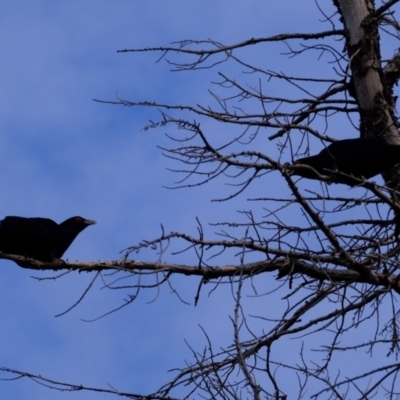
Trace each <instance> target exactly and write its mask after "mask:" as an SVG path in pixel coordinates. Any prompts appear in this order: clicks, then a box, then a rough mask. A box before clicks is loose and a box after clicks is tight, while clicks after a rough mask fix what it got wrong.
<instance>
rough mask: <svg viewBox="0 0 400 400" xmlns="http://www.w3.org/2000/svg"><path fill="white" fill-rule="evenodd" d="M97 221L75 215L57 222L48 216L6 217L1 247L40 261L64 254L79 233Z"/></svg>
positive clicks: (0, 234)
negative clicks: (59, 222)
mask: <svg viewBox="0 0 400 400" xmlns="http://www.w3.org/2000/svg"><path fill="white" fill-rule="evenodd" d="M95 223H96V221H92V220H90V219H84V218H82V217H72V218H69V219H67V220H66V221H64V222H62V223H61V224H57V223H56V222H54V221H53V220H51V219H48V218H24V217H13V216H12V217H5V218H4V219H3V220H2V221H0V250H1V252H2V253H7V254H16V255H20V256H25V257H30V258H35V259H37V260H41V261H54V260H55V259H59V258H61V257H62V256H63V254H64V253H65V251H66V250H67V249H68V247H69V246H70V245H71V243H72V242H73V241H74V239H75V238H76V236H77V235H78V234H79V233H80V232H82V231H83V230H84V229H85V228H86V227H87V226H89V225H92V224H95Z"/></svg>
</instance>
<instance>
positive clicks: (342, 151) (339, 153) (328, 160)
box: [293, 136, 400, 186]
mask: <svg viewBox="0 0 400 400" xmlns="http://www.w3.org/2000/svg"><path fill="white" fill-rule="evenodd" d="M399 163H400V145H396V144H391V143H388V141H387V140H385V138H384V137H383V136H373V137H363V138H357V139H345V140H339V141H337V142H334V143H332V144H330V145H329V146H328V147H326V148H325V149H323V150H322V151H321V152H320V153H319V154H317V155H314V156H310V157H304V158H300V159H298V160H296V161H295V162H294V165H295V166H299V167H298V168H294V169H293V175H299V176H302V177H303V178H308V179H318V180H320V179H321V178H320V177H319V176H318V175H317V174H316V173H315V172H314V171H313V170H312V169H311V168H301V166H302V165H306V166H308V167H312V168H313V169H314V170H315V171H316V172H317V173H318V174H320V175H324V176H328V177H329V181H331V182H333V183H344V184H348V185H351V186H353V185H356V184H358V183H360V181H359V180H360V179H362V178H365V179H369V178H372V177H374V176H376V175H378V174H381V173H383V172H385V171H386V170H388V169H389V168H391V167H394V166H395V165H396V164H399Z"/></svg>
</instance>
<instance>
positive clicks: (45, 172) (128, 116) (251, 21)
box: [0, 0, 356, 400]
mask: <svg viewBox="0 0 400 400" xmlns="http://www.w3.org/2000/svg"><path fill="white" fill-rule="evenodd" d="M320 19H321V16H320V15H319V14H318V13H317V10H316V7H315V5H314V2H313V1H302V2H299V1H290V2H289V1H287V0H285V1H280V2H277V1H274V2H272V1H271V2H265V1H260V0H254V1H247V2H244V1H239V0H221V1H213V2H211V1H204V0H203V1H199V0H191V1H184V0H173V1H165V0H152V1H137V0H136V1H134V0H130V1H127V0H117V1H113V2H110V1H104V0H97V1H93V0H87V1H85V2H82V1H77V0H71V1H68V2H54V1H48V0H47V1H35V0H33V1H30V2H23V1H21V0H15V1H12V2H11V1H9V2H1V3H0V55H1V68H0V87H1V90H0V121H1V125H0V126H1V134H0V182H1V187H2V196H0V211H1V212H0V217H2V216H6V215H21V216H27V217H35V216H42V217H48V218H52V219H54V220H55V221H57V222H61V221H63V220H64V219H66V218H68V217H71V216H73V215H81V216H83V217H85V218H90V219H95V220H97V221H98V224H97V225H95V226H92V227H89V228H88V229H87V230H86V231H84V232H83V233H82V234H81V235H80V236H79V237H78V239H77V240H76V242H74V244H73V245H72V246H71V248H70V249H69V250H68V252H67V253H66V255H65V258H68V259H69V260H87V261H96V260H116V259H119V258H120V251H121V250H123V249H124V248H126V247H127V246H129V245H134V244H136V243H138V242H139V241H140V240H142V239H151V238H155V237H157V236H158V235H159V234H160V223H162V224H163V225H164V227H165V229H166V231H176V230H179V231H185V232H195V229H196V221H195V218H196V217H199V218H200V219H201V220H202V221H203V222H204V224H205V225H206V224H207V222H213V221H215V220H216V219H218V220H228V219H235V215H234V214H233V213H235V212H236V210H240V209H243V208H248V207H250V205H248V203H246V202H245V200H246V198H247V197H246V196H242V197H240V198H238V199H236V200H235V201H232V202H230V203H223V204H220V203H212V202H211V200H212V199H213V198H215V197H216V195H217V196H218V195H219V194H220V193H221V194H222V195H223V194H226V193H227V188H226V187H225V186H223V185H222V183H223V182H222V181H218V182H216V183H212V184H210V185H208V186H203V187H201V188H194V189H191V190H188V189H184V190H173V191H171V190H167V189H165V188H164V187H163V186H168V185H169V186H171V185H172V184H173V183H174V182H175V181H176V179H177V176H175V175H174V174H173V173H171V172H169V171H167V169H166V168H167V167H176V165H174V164H173V163H171V161H169V160H166V159H165V158H164V157H163V156H162V154H161V151H160V150H159V149H158V148H157V145H165V144H168V141H167V140H166V139H165V136H164V131H163V130H162V129H159V130H154V131H147V132H144V131H142V130H141V129H142V128H143V127H144V126H145V125H146V123H147V122H148V120H149V119H156V118H157V116H158V114H157V111H156V110H154V109H145V108H123V107H117V106H111V105H105V104H99V103H96V102H94V101H93V100H92V99H94V98H97V99H104V100H115V98H116V97H115V96H116V94H117V93H118V94H119V95H120V96H122V97H123V98H126V99H130V100H135V101H141V100H149V101H153V100H158V101H160V102H170V103H173V104H194V105H195V104H198V103H201V104H203V105H207V104H210V103H212V99H211V97H210V95H209V94H208V92H207V89H208V88H210V84H209V82H210V81H212V80H215V79H216V78H217V72H218V71H224V72H227V71H229V67H224V66H221V67H218V68H216V69H214V70H210V71H202V72H183V73H171V72H170V71H169V67H168V65H167V64H166V63H164V62H160V63H155V61H156V60H157V58H158V55H157V54H145V53H141V54H118V53H117V50H118V49H125V48H138V47H147V46H160V45H168V44H169V43H171V42H173V41H177V40H182V39H197V40H199V39H207V38H212V39H215V40H217V41H220V42H223V43H227V44H228V43H233V42H237V41H242V40H245V39H248V38H251V37H260V36H268V35H274V34H278V33H282V32H288V33H290V32H306V31H318V30H325V29H330V28H329V27H328V26H327V25H323V24H321V23H320ZM270 49H273V50H274V51H275V53H274V52H271V51H270ZM277 50H278V47H277V46H276V45H271V46H270V47H267V46H260V47H259V51H257V52H253V53H250V51H249V56H250V55H251V57H252V59H253V60H254V61H255V62H256V63H260V64H261V65H262V66H263V67H265V68H267V69H277V70H280V69H283V68H284V67H285V65H286V63H287V62H288V60H287V58H285V57H283V58H281V57H278V53H279V51H277ZM313 61H315V63H310V67H309V68H315V74H318V73H320V69H318V60H317V56H316V57H315V60H313ZM302 62H307V60H303V61H301V60H299V61H298V63H297V64H296V63H295V64H294V67H292V68H298V67H299V66H300V65H303V64H301V63H302ZM280 63H281V64H280ZM282 63H283V64H282ZM311 64H312V65H311ZM323 65H325V64H323ZM307 72H309V71H307ZM249 79H251V77H250V78H249ZM279 90H280V89H279V87H278V86H274V85H273V84H271V92H273V91H276V92H279ZM281 94H282V93H281ZM284 94H286V95H288V94H289V92H287V93H284ZM282 95H283V94H282ZM204 126H207V122H205V125H204ZM355 134H356V133H355V132H353V133H352V135H353V136H355ZM268 144H269V143H268ZM269 146H274V145H272V144H269ZM271 151H273V150H271ZM285 161H290V159H288V160H285ZM259 189H260V188H257V187H256V188H255V189H254V191H253V192H252V193H253V194H257V193H259V192H260V191H259ZM207 230H208V232H210V233H211V234H212V232H213V228H207ZM137 257H138V259H149V260H150V259H154V258H151V256H150V255H148V254H143V255H142V254H139V255H137ZM141 257H143V258H141ZM180 260H185V258H184V257H182V258H180ZM171 261H174V260H172V259H171ZM185 261H186V262H188V263H190V261H191V259H190V258H186V260H185ZM227 262H229V261H227ZM231 262H234V260H231ZM0 264H1V267H2V268H1V272H0V299H1V300H0V303H1V304H2V307H1V308H0V321H1V322H2V323H1V327H0V365H1V366H5V367H10V368H15V369H20V370H23V371H29V372H32V373H38V374H41V375H43V376H46V377H49V378H52V379H55V380H62V381H66V382H71V383H77V384H79V383H81V384H84V385H88V386H101V387H106V385H107V384H110V385H112V386H114V387H116V388H118V389H120V390H123V391H132V392H135V393H143V394H144V393H147V392H151V391H153V390H155V389H156V388H158V387H159V386H160V385H161V384H163V383H165V382H166V381H167V379H168V377H170V376H171V375H169V374H168V373H167V372H166V371H167V370H168V369H170V368H173V367H177V366H181V365H183V360H184V359H188V360H190V359H191V354H190V351H189V349H188V348H187V346H186V344H185V342H184V339H187V340H188V341H189V343H190V344H193V345H194V346H196V345H198V349H199V350H200V349H201V348H202V345H204V337H203V335H202V332H201V330H200V329H199V326H198V324H200V325H202V326H203V327H204V328H205V329H206V330H207V331H208V332H210V334H212V335H213V337H214V339H215V341H216V343H219V344H222V343H224V338H226V337H227V335H231V334H232V329H231V326H230V322H229V318H228V316H229V315H230V314H231V313H232V310H233V308H232V300H231V297H230V292H229V289H228V288H224V289H221V290H220V291H218V293H215V294H213V295H211V296H210V297H207V296H203V298H202V300H201V302H200V304H199V305H198V306H197V307H194V305H193V299H194V296H195V294H196V290H197V283H198V282H197V280H196V279H194V278H188V279H186V281H185V282H184V289H183V290H182V293H183V295H184V296H185V300H187V301H188V302H190V303H191V304H190V305H184V304H182V303H181V302H179V300H178V299H177V298H176V297H175V296H174V295H172V294H170V293H169V290H168V289H167V288H163V290H162V291H161V293H160V295H159V298H158V299H157V300H156V301H154V302H152V300H153V299H154V295H155V294H154V293H153V292H152V293H150V292H149V293H143V295H142V296H140V297H139V299H138V300H137V301H136V302H134V303H133V304H132V305H130V306H129V307H127V308H125V309H124V310H122V311H120V312H118V313H116V314H113V315H110V316H108V317H107V318H104V319H101V320H99V321H97V322H92V323H87V322H83V321H82V319H90V318H95V317H97V316H99V315H101V314H102V313H104V312H106V311H108V310H110V309H111V308H113V307H115V306H117V305H119V304H121V301H123V299H124V296H125V295H126V293H124V292H122V291H114V292H110V291H107V290H100V288H101V285H100V284H97V285H96V286H95V288H94V289H93V290H92V291H91V292H90V294H89V295H88V296H87V298H86V299H85V300H84V301H83V303H82V304H81V305H80V306H79V307H77V308H76V309H74V310H73V311H71V312H70V313H69V314H67V315H65V316H63V317H59V318H55V315H57V314H58V313H60V312H62V311H64V310H66V309H67V308H68V307H70V306H71V305H72V304H73V303H74V302H75V301H76V300H77V299H78V298H79V296H80V295H81V293H82V292H83V290H84V289H85V288H86V286H87V284H88V283H89V282H90V280H91V279H92V276H91V275H87V274H78V273H71V274H69V275H68V276H66V277H63V278H60V279H58V280H55V281H54V280H46V281H37V280H35V279H32V278H31V277H32V276H38V277H45V276H52V274H51V273H41V272H38V273H35V272H34V271H30V270H24V269H21V268H19V267H18V266H16V265H15V264H13V263H11V262H8V261H4V260H1V261H0ZM176 282H177V285H179V283H183V282H182V280H180V279H176ZM127 293H128V292H127ZM221 321H222V322H221ZM0 391H1V393H2V396H1V397H2V398H16V399H17V398H18V399H20V400H25V399H30V400H31V399H39V398H40V399H42V400H46V399H58V398H60V399H65V398H76V399H95V398H96V399H98V398H99V396H98V395H95V394H91V393H74V394H63V393H58V392H54V391H51V390H49V389H46V388H43V387H40V386H39V385H37V384H35V383H33V382H29V381H27V380H26V381H17V382H11V383H9V382H0ZM104 397H107V396H106V395H105V396H104Z"/></svg>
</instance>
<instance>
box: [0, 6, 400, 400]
mask: <svg viewBox="0 0 400 400" xmlns="http://www.w3.org/2000/svg"><path fill="white" fill-rule="evenodd" d="M397 3H398V1H393V0H392V1H387V2H385V3H382V4H380V5H375V4H374V3H373V2H371V1H368V0H364V1H362V2H356V1H353V0H351V1H344V0H343V1H339V0H338V1H334V4H333V7H332V8H330V9H325V8H324V9H322V8H321V9H320V10H321V14H322V15H323V16H324V18H325V24H326V26H327V28H328V30H325V31H321V32H315V33H282V34H279V35H276V36H272V37H265V38H258V39H257V38H252V39H248V40H246V41H243V42H240V43H236V44H221V43H218V42H216V41H213V40H205V41H194V40H183V41H182V42H179V43H176V44H174V45H172V46H167V47H154V48H145V49H134V50H122V51H121V52H123V53H127V52H158V53H160V55H161V58H162V59H165V60H167V62H168V63H169V65H171V66H172V68H173V69H174V70H177V71H196V70H200V69H203V68H214V67H216V66H218V68H220V66H221V64H223V63H224V62H226V63H234V64H236V65H237V66H239V67H240V68H241V69H243V70H244V71H245V73H246V75H244V76H245V77H244V78H243V76H242V75H241V76H240V78H236V77H235V78H234V77H232V76H229V75H227V74H225V73H224V72H218V74H219V79H220V80H219V82H218V83H217V89H216V90H214V91H212V92H210V93H211V95H212V96H213V99H214V100H215V102H216V104H217V106H216V107H212V106H208V107H207V106H201V105H197V106H192V105H186V104H184V103H182V104H177V105H170V104H161V103H158V102H149V101H142V102H141V101H130V100H125V99H123V98H118V100H117V101H110V102H107V103H112V104H116V105H124V106H128V107H138V106H141V107H142V106H144V107H156V108H157V109H159V110H160V112H161V118H160V120H159V121H154V122H150V123H149V125H148V126H147V127H146V128H145V130H148V129H150V128H160V127H161V128H162V129H170V127H172V132H173V133H169V135H170V137H171V139H172V142H173V143H174V144H173V147H170V148H163V151H164V153H165V155H166V156H167V157H168V158H171V159H172V160H175V161H178V162H180V163H181V168H180V169H179V170H178V171H177V172H178V173H181V174H182V180H181V181H180V183H179V184H178V185H177V187H178V188H179V187H191V186H201V185H203V184H206V183H207V184H209V183H212V181H213V180H218V179H220V178H222V179H223V180H228V182H229V183H231V185H232V191H231V193H230V194H229V195H228V196H227V197H225V198H219V201H221V202H222V206H223V202H224V201H230V200H232V199H233V198H235V197H239V196H246V195H247V193H251V195H252V196H253V193H254V191H256V193H257V196H256V197H253V198H250V199H249V202H248V203H247V205H246V207H247V209H245V210H243V211H242V212H241V215H240V218H238V219H236V220H233V221H224V222H216V223H215V226H216V227H217V229H218V230H219V231H218V237H216V238H211V239H210V238H208V237H207V229H206V228H204V227H203V224H202V222H201V221H198V232H197V235H189V234H187V233H184V232H171V233H167V232H165V231H164V229H163V230H162V232H161V234H160V236H159V237H158V238H155V239H150V240H145V241H143V242H141V243H139V244H137V245H134V246H132V247H130V248H129V249H128V250H127V252H126V253H125V256H124V258H123V259H122V260H121V261H118V262H115V261H113V262H103V263H66V264H63V265H52V264H48V263H42V262H37V261H32V260H27V259H24V258H23V257H20V256H15V255H2V256H1V257H2V258H5V259H10V260H13V261H18V263H20V264H21V263H24V265H25V266H26V267H27V268H37V269H55V270H63V269H66V268H70V269H75V270H80V271H97V274H95V278H94V279H96V278H97V277H98V276H100V275H101V276H102V277H103V279H104V280H105V281H106V282H107V285H108V286H109V287H110V288H118V287H121V286H122V285H120V283H119V280H118V279H119V278H121V279H122V278H126V277H129V278H130V279H133V280H135V282H134V283H131V284H130V286H131V287H132V288H134V289H135V292H134V293H133V294H132V295H131V296H130V297H129V299H128V301H126V302H125V303H124V304H122V306H126V305H128V304H130V303H132V302H133V301H135V299H136V298H137V294H138V293H139V292H140V291H143V290H151V289H154V288H155V289H158V288H160V287H162V286H163V285H171V288H172V290H173V291H174V292H175V293H177V294H178V295H179V287H176V286H172V283H171V282H172V280H171V279H172V277H173V276H175V275H181V276H182V277H190V276H194V277H197V279H198V282H199V284H198V289H197V292H196V294H195V299H196V303H197V302H201V301H202V296H204V295H205V293H207V291H215V290H222V287H224V285H228V286H229V288H230V290H231V295H232V298H233V303H234V307H233V311H232V319H231V322H232V327H233V337H229V338H227V339H226V343H225V344H224V345H223V346H222V347H221V348H218V347H217V348H216V347H215V345H214V344H213V342H212V338H210V337H209V336H208V335H207V332H204V335H205V338H206V346H205V348H204V349H192V356H193V361H192V362H190V363H188V364H187V365H182V364H181V366H179V367H178V370H176V375H175V377H174V378H173V379H171V381H170V382H168V383H166V384H165V385H164V386H162V387H161V388H158V389H155V391H154V393H153V394H149V395H144V394H142V395H139V394H135V393H121V392H119V391H116V390H114V389H100V388H98V389H95V388H89V387H84V386H76V385H72V384H68V383H61V382H54V381H50V380H47V379H46V378H43V377H41V376H34V375H32V374H29V373H24V372H21V371H16V370H11V369H7V368H4V369H3V371H6V372H9V373H11V374H12V375H14V376H17V377H18V376H25V377H31V378H33V379H35V380H38V381H39V382H41V383H44V384H46V385H49V386H51V387H56V388H58V389H60V390H62V389H68V390H83V389H87V390H96V391H99V392H108V393H114V394H117V395H119V396H125V397H127V398H148V399H166V398H185V397H186V398H193V397H196V396H199V397H200V396H203V397H206V398H255V399H259V398H271V399H272V398H273V399H286V398H302V397H311V398H317V399H323V398H340V399H343V398H349V399H350V398H351V399H354V398H360V399H367V398H368V399H369V398H372V397H382V396H383V395H386V397H388V398H392V399H394V398H398V397H399V392H400V388H399V385H398V383H397V379H396V378H397V374H398V371H399V364H398V362H397V356H398V354H399V353H398V352H399V338H398V330H399V327H398V322H397V318H398V308H397V307H396V299H397V295H398V294H399V293H400V284H399V277H400V276H399V275H398V273H397V267H398V254H399V249H400V248H399V242H398V232H397V228H396V225H397V220H398V216H397V214H398V211H399V210H400V208H399V203H398V198H397V195H398V186H399V182H400V179H399V175H398V171H397V169H396V168H393V170H391V171H388V172H387V173H385V174H384V182H382V183H380V184H376V183H374V182H373V181H366V180H362V179H360V180H359V184H358V185H357V186H356V187H352V188H350V189H349V188H348V187H347V186H345V185H341V184H339V185H337V184H334V185H332V186H330V185H329V179H328V178H326V177H324V176H321V182H314V181H309V180H306V179H299V178H297V177H295V176H294V175H293V171H294V169H295V168H296V167H293V165H292V161H293V160H295V159H297V158H300V157H303V156H304V155H310V154H316V153H317V152H319V150H321V148H323V147H325V146H327V145H329V144H330V143H333V142H334V141H335V140H337V139H345V138H350V137H355V136H361V137H366V136H380V135H383V136H385V137H387V138H388V140H390V141H392V142H394V143H397V142H398V122H397V118H396V96H395V93H394V88H395V85H396V83H397V81H398V79H399V76H400V72H399V69H400V68H399V62H400V61H399V60H400V56H399V53H396V51H397V50H395V49H396V47H395V46H394V47H393V48H392V49H390V50H389V51H388V50H386V48H385V46H384V44H385V43H386V42H388V43H391V42H390V40H392V39H394V43H396V39H399V31H400V25H399V24H398V22H397V21H396V20H395V16H394V8H395V6H396V4H397ZM324 7H327V6H326V5H324ZM276 42H277V43H282V44H284V45H285V46H286V47H287V52H286V55H288V56H289V58H288V62H287V69H288V70H287V71H282V72H278V71H271V70H270V69H269V68H268V59H267V61H266V65H267V66H266V67H260V66H259V65H253V64H250V63H248V62H246V52H245V50H246V51H250V50H253V51H259V52H264V54H267V55H269V54H270V53H268V51H269V50H268V47H267V52H266V51H265V48H264V47H263V45H270V44H272V43H276ZM383 50H385V53H390V52H395V53H394V55H391V56H390V57H386V56H382V55H381V52H382V53H383ZM242 52H243V55H242ZM314 53H316V54H318V55H319V56H320V58H321V60H326V63H325V64H324V66H323V68H321V74H320V76H309V75H308V73H307V72H308V71H307V69H304V70H303V71H299V65H302V61H303V60H304V59H305V60H306V62H307V61H308V60H310V59H312V58H311V57H310V55H311V54H314ZM176 55H177V56H179V57H181V58H180V59H179V60H176V59H175V58H172V59H171V58H169V57H171V56H176ZM308 62H310V61H308ZM221 68H222V67H221ZM291 69H292V71H291ZM271 82H278V83H279V91H280V93H286V92H287V91H288V89H287V88H288V87H290V88H293V87H294V88H295V91H294V92H290V93H293V94H291V97H286V96H285V95H282V94H281V95H275V94H271V90H270V86H269V84H270V83H271ZM173 128H177V129H173ZM343 128H344V129H343ZM356 131H358V132H356ZM216 132H218V134H216ZM220 132H221V133H220ZM371 162H373V160H371ZM278 177H279V178H278ZM218 182H220V180H218ZM250 201H251V202H250ZM254 204H261V207H260V208H258V207H257V206H254ZM170 249H172V251H170ZM145 250H153V251H154V261H153V262H142V261H140V258H139V257H140V254H142V253H141V252H143V251H145ZM182 252H187V253H189V254H190V255H191V259H192V260H193V261H192V262H191V264H190V265H187V264H179V263H176V262H173V261H174V259H173V258H172V257H171V254H170V253H172V254H180V253H182ZM110 270H111V271H113V272H116V273H117V275H115V274H114V275H112V276H111V277H110V276H107V275H105V274H104V273H105V272H108V271H110ZM182 281H184V280H182ZM272 282H273V283H274V284H272ZM271 285H272V286H271ZM265 287H267V288H268V289H267V290H265ZM208 288H210V289H208ZM89 289H90V286H89V287H88V290H89ZM255 301H257V302H258V303H261V304H266V305H265V306H264V307H265V310H264V309H261V310H260V308H258V309H257V313H254V312H253V309H252V308H251V307H252V305H253V304H254V302H255ZM272 304H273V307H271V305H272ZM260 322H261V323H260ZM289 339H292V340H289ZM284 350H286V351H285V352H284ZM288 352H290V357H289V356H288ZM364 352H367V353H368V354H371V355H372V354H373V355H374V361H373V362H370V363H367V362H366V363H365V365H364V368H363V370H361V371H354V370H351V368H350V369H349V368H348V364H349V363H350V360H351V357H355V356H356V357H361V356H360V353H361V354H363V353H364ZM367 360H368V358H367Z"/></svg>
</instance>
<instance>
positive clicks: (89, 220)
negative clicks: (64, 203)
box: [85, 219, 97, 225]
mask: <svg viewBox="0 0 400 400" xmlns="http://www.w3.org/2000/svg"><path fill="white" fill-rule="evenodd" d="M85 224H86V225H94V224H97V222H96V221H94V220H93V219H85Z"/></svg>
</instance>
